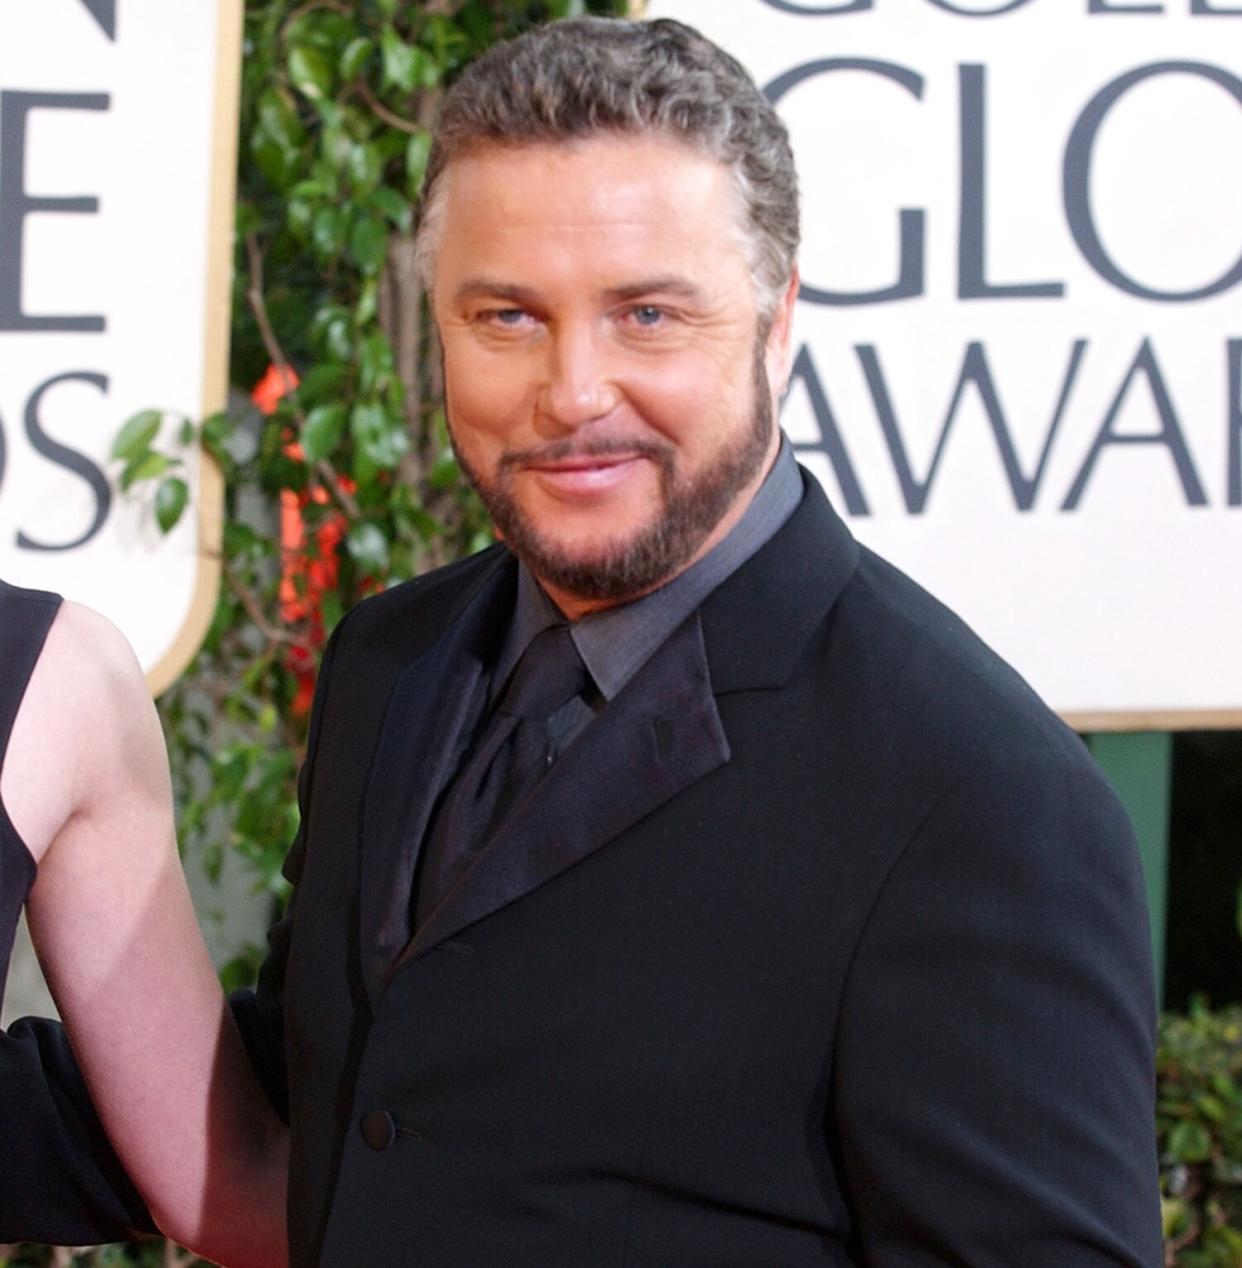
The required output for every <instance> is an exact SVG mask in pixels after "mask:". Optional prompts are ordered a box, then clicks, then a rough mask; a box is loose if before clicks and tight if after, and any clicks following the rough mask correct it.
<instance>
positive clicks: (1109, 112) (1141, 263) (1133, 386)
mask: <svg viewBox="0 0 1242 1268" xmlns="http://www.w3.org/2000/svg"><path fill="white" fill-rule="evenodd" d="M647 15H648V16H649V17H653V18H654V17H674V18H678V19H680V20H682V21H685V22H688V23H690V24H691V25H693V26H696V27H698V28H699V29H700V30H702V31H703V32H704V34H706V35H708V36H710V37H711V38H713V39H714V40H716V41H717V42H718V43H720V44H721V45H723V46H724V47H725V48H727V49H729V50H730V51H731V52H733V53H734V54H735V55H736V56H737V57H738V58H739V59H740V60H741V61H742V62H743V63H744V64H745V65H746V66H747V68H748V69H749V70H750V71H751V72H752V74H754V76H755V77H756V79H757V80H758V82H759V83H760V84H761V85H762V86H763V87H764V88H765V90H766V91H767V93H768V95H769V97H770V98H772V99H773V100H775V101H776V102H777V107H778V109H779V111H780V113H781V115H782V117H783V118H784V119H785V121H786V123H787V124H788V126H789V128H790V131H791V135H792V137H793V141H794V147H795V151H796V154H797V157H798V167H799V173H800V176H801V181H802V187H803V228H804V246H803V249H802V253H801V266H802V278H803V293H802V302H801V303H800V305H799V313H798V325H797V328H796V335H795V342H796V345H797V348H798V361H797V366H796V369H795V377H794V382H793V386H792V390H791V393H790V396H789V399H788V400H787V402H786V407H785V411H784V415H783V421H784V424H785V427H786V428H787V430H788V431H789V434H790V436H791V438H792V439H793V440H794V442H795V444H796V446H797V447H798V449H799V453H800V457H801V458H802V461H803V462H804V463H806V464H807V465H808V466H809V467H811V468H812V469H813V470H814V471H815V473H816V475H818V476H819V477H820V479H821V480H822V482H823V483H824V485H825V487H826V488H827V490H828V492H829V494H830V496H831V497H832V499H833V501H834V503H835V505H836V506H837V508H838V509H839V510H840V511H841V512H842V514H844V515H845V516H846V518H847V519H848V521H849V523H850V526H851V528H852V529H853V530H854V532H855V533H856V534H857V535H858V537H859V538H860V539H861V540H862V541H864V542H866V543H867V544H868V545H870V546H873V547H874V548H875V549H876V550H878V551H879V552H880V553H881V554H883V555H885V556H887V557H888V558H889V559H891V560H893V561H894V562H895V563H897V564H898V565H899V566H900V567H902V568H904V569H905V570H907V571H908V572H910V573H911V574H912V575H913V576H914V577H916V578H917V579H918V580H919V581H921V582H922V583H923V584H924V585H926V586H927V587H928V588H929V589H930V590H932V591H933V592H934V593H935V594H937V595H938V596H940V597H941V598H942V599H944V600H945V601H946V602H947V603H948V604H950V606H952V607H953V608H955V609H956V610H957V611H958V612H960V613H961V614H962V615H963V616H964V617H965V618H966V619H967V620H968V621H970V623H971V624H972V625H973V626H974V627H975V628H976V629H977V630H978V632H979V633H980V634H981V635H982V636H983V637H984V638H985V639H986V640H987V641H988V642H990V643H991V644H992V645H993V646H994V647H995V648H997V650H998V651H1000V652H1001V654H1002V655H1004V656H1005V657H1006V658H1008V659H1009V660H1010V661H1012V662H1013V663H1014V664H1015V665H1016V666H1017V667H1018V668H1019V669H1020V670H1021V671H1022V672H1023V673H1024V674H1025V675H1026V676H1027V678H1028V679H1029V680H1030V681H1031V682H1032V684H1033V685H1034V686H1035V687H1036V688H1037V690H1039V691H1040V692H1041V693H1042V694H1043V695H1044V696H1045V698H1046V699H1047V700H1048V701H1049V702H1050V703H1051V704H1052V705H1053V706H1054V707H1055V708H1056V709H1057V710H1059V711H1060V712H1062V713H1063V714H1067V715H1071V718H1072V720H1074V721H1075V722H1077V723H1078V724H1079V725H1081V726H1093V727H1141V726H1155V727H1161V726H1179V725H1182V726H1184V725H1227V724H1231V725H1242V721H1240V719H1242V216H1240V215H1239V208H1242V0H832V2H831V3H829V2H824V0H821V2H820V3H794V2H793V0H652V2H651V3H650V4H649V5H648V6H647Z"/></svg>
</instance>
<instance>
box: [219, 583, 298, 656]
mask: <svg viewBox="0 0 1242 1268" xmlns="http://www.w3.org/2000/svg"><path fill="white" fill-rule="evenodd" d="M224 579H225V580H226V581H227V582H228V583H229V589H230V590H232V592H233V593H234V594H235V595H236V596H237V599H238V601H239V602H240V603H241V605H242V607H243V608H245V609H246V615H247V616H248V617H249V618H250V619H251V620H252V621H253V622H254V624H255V626H256V628H257V629H258V631H259V633H260V634H262V635H263V637H264V638H265V639H267V641H268V642H269V643H286V644H288V645H289V646H290V647H300V648H301V649H302V650H303V651H305V652H314V650H315V649H314V647H313V646H312V645H311V643H310V642H309V641H308V640H307V639H305V638H302V637H300V636H299V635H297V634H290V633H289V632H288V631H287V630H282V629H278V628H277V627H276V626H275V625H273V624H272V623H271V621H269V620H268V618H267V613H266V612H264V611H263V605H262V604H261V603H260V602H259V598H258V596H257V595H256V594H255V593H254V591H253V590H251V589H250V587H249V586H247V585H246V583H245V582H244V581H243V580H242V579H241V578H240V577H239V576H238V575H237V573H236V572H235V571H234V570H233V569H232V568H231V567H229V565H228V564H227V563H225V565H224Z"/></svg>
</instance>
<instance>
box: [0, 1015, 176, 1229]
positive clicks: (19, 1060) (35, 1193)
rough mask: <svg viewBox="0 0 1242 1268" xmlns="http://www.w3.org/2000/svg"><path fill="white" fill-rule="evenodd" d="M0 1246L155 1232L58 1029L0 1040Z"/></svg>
mask: <svg viewBox="0 0 1242 1268" xmlns="http://www.w3.org/2000/svg"><path fill="white" fill-rule="evenodd" d="M0 1088H2V1089H3V1096H2V1099H0V1177H2V1179H0V1242H17V1241H31V1242H48V1243H52V1244H54V1245H67V1246H85V1245H93V1244H97V1243H101V1242H118V1241H125V1240H127V1239H128V1238H130V1237H132V1236H133V1234H134V1233H154V1232H155V1225H154V1224H153V1223H152V1221H151V1216H150V1214H149V1213H148V1211H147V1209H146V1206H145V1205H144V1203H143V1201H142V1199H141V1198H140V1197H139V1196H138V1192H137V1190H136V1189H135V1188H134V1186H133V1185H132V1184H131V1183H130V1180H129V1178H128V1176H126V1174H125V1171H124V1168H122V1166H121V1164H120V1162H119V1161H118V1160H117V1157H116V1155H115V1154H114V1153H113V1152H112V1148H111V1146H110V1145H109V1144H108V1140H107V1137H106V1136H105V1135H104V1130H103V1127H102V1126H101V1125H100V1122H99V1119H98V1118H97V1117H96V1115H95V1110H94V1107H93V1106H92V1105H91V1101H90V1097H89V1096H88V1095H87V1092H86V1085H85V1083H84V1082H83V1079H82V1075H81V1072H80V1071H79V1069H78V1065H77V1062H76V1061H75V1060H74V1056H73V1051H72V1049H71V1048H70V1047H69V1040H68V1038H67V1037H66V1035H65V1032H64V1030H63V1029H62V1028H61V1026H60V1024H59V1023H58V1022H54V1021H50V1020H48V1019H47V1018H32V1017H25V1018H22V1020H21V1021H19V1022H16V1023H15V1024H14V1025H13V1026H12V1028H11V1029H10V1030H9V1031H8V1033H7V1034H2V1035H0Z"/></svg>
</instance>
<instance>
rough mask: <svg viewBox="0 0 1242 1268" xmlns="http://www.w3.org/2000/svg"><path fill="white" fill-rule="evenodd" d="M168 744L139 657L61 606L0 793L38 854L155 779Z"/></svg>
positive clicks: (83, 611) (117, 635)
mask: <svg viewBox="0 0 1242 1268" xmlns="http://www.w3.org/2000/svg"><path fill="white" fill-rule="evenodd" d="M164 761H165V758H164V747H163V739H162V734H161V732H160V727H159V721H158V718H157V717H156V714H155V707H154V704H153V702H152V700H151V696H150V692H149V691H148V688H147V684H146V680H145V679H144V677H143V674H142V669H141V667H140V666H139V664H138V660H137V657H136V656H135V655H134V652H133V650H132V648H131V647H130V645H129V642H128V640H127V639H126V638H125V636H124V634H122V633H121V631H120V630H118V629H117V627H116V626H115V625H113V624H112V622H111V621H109V620H108V619H107V618H106V617H104V616H102V615H100V613H98V612H95V611H93V610H92V609H90V608H88V607H85V606H83V605H82V604H79V603H74V602H71V601H66V602H64V603H62V604H61V606H60V609H59V610H58V611H57V614H56V617H55V619H54V620H53V622H52V625H51V628H50V629H49V630H48V634H47V639H46V641H45V642H44V645H43V650H42V652H41V654H40V656H39V659H38V662H37V664H36V665H35V668H34V672H33V673H32V674H31V676H30V681H29V683H28V684H27V686H26V691H25V694H24V696H23V698H22V703H21V707H20V709H19V710H18V714H17V718H16V720H15V722H14V726H13V733H12V736H11V737H10V742H9V748H8V752H7V754H6V756H5V761H4V771H3V779H2V783H0V792H2V794H3V799H4V803H5V806H6V808H7V810H8V812H9V816H10V818H11V819H12V820H13V822H14V825H15V827H16V828H17V829H18V832H19V834H20V835H21V836H22V838H23V840H24V841H25V842H26V845H27V847H28V848H29V850H30V852H31V854H32V855H34V857H35V859H36V860H37V859H39V858H40V857H41V856H42V854H43V852H44V851H45V850H46V849H47V847H48V846H49V845H50V844H51V842H52V841H53V840H54V839H55V838H56V836H57V835H58V833H59V832H60V830H61V828H62V827H63V826H64V825H65V824H66V823H67V822H68V821H69V820H70V819H71V818H72V817H73V816H75V815H81V814H83V813H89V812H90V811H91V810H92V808H94V807H95V806H97V805H98V804H99V802H100V800H101V798H103V797H104V796H107V795H111V794H113V793H115V794H118V795H120V794H123V793H125V792H126V791H127V790H130V791H132V789H133V787H134V786H135V785H136V784H138V785H142V784H149V783H150V782H151V781H153V780H155V781H158V780H159V779H160V778H161V772H162V770H163V767H164Z"/></svg>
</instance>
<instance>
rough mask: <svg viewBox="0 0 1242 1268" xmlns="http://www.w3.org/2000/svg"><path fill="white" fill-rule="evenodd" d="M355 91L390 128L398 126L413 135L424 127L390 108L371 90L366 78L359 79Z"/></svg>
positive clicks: (400, 129) (397, 127)
mask: <svg viewBox="0 0 1242 1268" xmlns="http://www.w3.org/2000/svg"><path fill="white" fill-rule="evenodd" d="M354 93H355V95H356V96H359V97H361V98H362V99H363V101H365V102H366V103H367V105H368V106H369V107H370V109H371V113H372V114H374V115H375V116H376V118H378V119H382V120H383V121H384V122H385V123H386V124H388V126H389V127H390V128H396V129H398V130H399V131H401V132H408V133H409V134H410V135H411V136H417V135H418V134H419V133H420V132H422V131H423V129H422V128H421V127H420V126H419V125H418V124H417V123H415V122H414V121H413V120H411V119H403V118H402V117H401V116H400V115H399V114H397V113H396V111H394V110H390V109H389V108H388V107H387V106H386V105H384V103H383V102H382V101H381V100H380V99H379V98H378V97H377V96H376V95H375V93H374V92H373V91H372V90H371V85H370V84H368V83H367V81H366V80H365V79H359V80H358V82H357V84H356V85H355V86H354Z"/></svg>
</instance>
